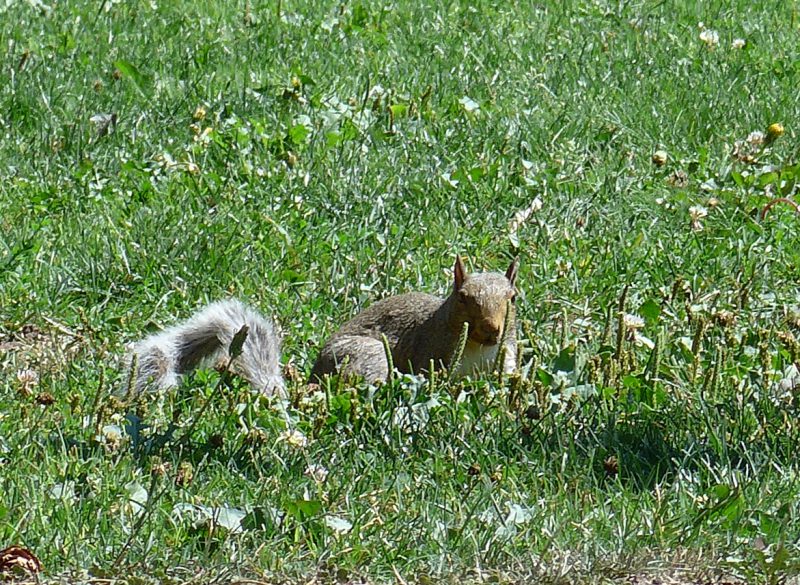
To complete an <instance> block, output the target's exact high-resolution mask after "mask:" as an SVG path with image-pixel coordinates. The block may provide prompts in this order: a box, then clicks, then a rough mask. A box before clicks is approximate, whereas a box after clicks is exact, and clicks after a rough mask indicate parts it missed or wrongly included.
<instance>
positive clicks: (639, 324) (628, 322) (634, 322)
mask: <svg viewBox="0 0 800 585" xmlns="http://www.w3.org/2000/svg"><path fill="white" fill-rule="evenodd" d="M622 324H623V325H625V329H628V330H630V331H636V330H638V329H643V328H644V319H642V318H641V317H640V316H639V315H633V314H631V313H625V314H624V315H623V316H622Z"/></svg>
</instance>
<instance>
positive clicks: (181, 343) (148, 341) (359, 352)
mask: <svg viewBox="0 0 800 585" xmlns="http://www.w3.org/2000/svg"><path fill="white" fill-rule="evenodd" d="M517 266H518V259H515V260H514V261H513V262H512V263H511V265H510V266H509V267H508V270H507V271H506V273H505V275H503V274H500V273H498V272H483V273H478V274H468V273H467V270H466V268H465V267H464V263H463V262H462V260H461V257H460V256H456V262H455V266H454V268H453V277H454V278H453V291H452V293H451V294H450V295H449V296H448V297H447V298H446V299H444V300H443V299H440V298H439V297H435V296H433V295H428V294H424V293H408V294H403V295H397V296H392V297H388V298H386V299H384V300H382V301H379V302H377V303H375V304H374V305H372V306H370V307H368V308H367V309H365V310H364V311H362V312H361V313H359V314H358V315H356V316H355V317H354V318H353V319H351V320H350V321H348V322H347V323H345V324H344V325H343V326H342V327H341V329H339V331H337V332H336V333H335V334H334V335H333V336H332V337H331V338H330V339H329V340H328V342H327V343H326V344H325V345H324V347H323V348H322V351H321V352H320V354H319V357H318V358H317V361H316V363H315V364H314V368H313V371H312V374H311V381H312V382H315V381H316V382H318V381H321V380H322V378H323V377H324V376H325V375H326V374H335V373H341V374H356V375H359V376H363V377H364V378H365V379H366V380H367V381H369V382H374V381H377V380H381V381H383V380H386V379H387V378H388V376H389V364H388V361H387V359H386V351H385V349H384V345H383V336H384V335H385V336H386V339H387V340H388V343H389V349H390V351H391V354H392V361H393V362H394V365H395V367H397V369H399V370H400V371H401V372H426V371H427V370H428V369H429V368H430V366H431V363H433V366H434V369H440V368H442V367H447V366H449V365H450V361H451V360H452V358H453V354H454V353H455V352H456V350H457V349H458V347H457V346H458V344H459V338H460V336H461V332H462V329H463V327H464V324H465V323H468V324H469V335H468V339H467V342H466V346H465V348H464V353H463V356H462V359H461V361H460V365H459V368H458V370H457V372H456V375H458V376H464V375H468V374H477V373H487V372H489V371H491V369H492V367H493V365H494V362H495V360H496V358H497V353H498V351H500V349H501V344H502V345H503V351H504V356H503V364H502V369H503V372H504V373H510V372H513V371H514V370H515V369H516V365H517V341H516V333H515V329H516V323H515V309H514V304H513V302H514V298H515V296H516V290H515V288H514V283H515V281H516V278H517ZM507 311H510V314H507ZM506 325H507V326H508V331H504V327H505V326H506ZM243 326H247V337H246V339H245V341H244V344H243V346H242V352H241V354H240V355H239V356H238V357H237V358H236V359H234V360H233V361H232V362H231V370H232V371H233V372H234V373H236V374H238V375H240V376H242V377H243V378H244V379H245V380H247V381H248V382H249V383H250V385H251V386H253V387H254V388H256V389H258V390H259V391H260V392H262V393H264V394H278V395H281V396H285V395H286V384H285V382H284V379H283V376H282V375H281V362H280V356H281V336H280V333H279V332H278V328H277V327H276V326H275V324H274V323H273V321H272V320H270V319H268V318H266V317H264V316H263V315H261V314H259V313H258V312H256V311H255V310H254V309H251V308H250V307H248V306H247V305H245V304H244V303H242V302H240V301H238V300H235V299H231V300H225V301H218V302H216V303H212V304H211V305H208V306H207V307H205V308H204V309H202V310H200V311H199V312H198V313H196V314H195V315H194V316H192V317H190V318H189V319H187V320H185V321H182V322H180V323H178V324H177V325H174V326H172V327H170V328H168V329H166V330H164V331H162V332H161V333H156V334H153V335H151V336H149V337H147V338H145V339H143V340H141V341H139V342H138V343H136V344H135V345H134V346H133V350H132V352H131V353H132V355H131V356H130V362H129V367H130V368H135V370H136V371H134V372H131V373H130V383H129V385H130V386H132V388H128V391H129V392H133V393H135V394H138V393H140V392H142V391H144V390H146V389H149V388H156V389H166V388H169V387H172V386H177V385H178V384H179V382H180V378H181V376H182V375H183V374H186V373H189V372H191V371H192V370H194V369H195V368H197V367H198V366H200V365H201V364H202V363H207V362H213V361H215V360H220V359H222V358H224V357H225V356H226V355H227V354H228V351H229V347H230V345H231V342H232V341H233V339H234V336H235V335H236V334H237V333H238V332H239V331H240V330H241V328H242V327H243Z"/></svg>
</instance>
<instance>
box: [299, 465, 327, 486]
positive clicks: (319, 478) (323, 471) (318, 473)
mask: <svg viewBox="0 0 800 585" xmlns="http://www.w3.org/2000/svg"><path fill="white" fill-rule="evenodd" d="M303 475H305V476H306V477H310V478H311V479H313V480H314V481H316V482H317V483H325V480H326V479H327V478H328V470H327V468H325V467H323V466H322V465H318V464H316V463H310V464H309V465H308V467H306V470H305V471H304V472H303Z"/></svg>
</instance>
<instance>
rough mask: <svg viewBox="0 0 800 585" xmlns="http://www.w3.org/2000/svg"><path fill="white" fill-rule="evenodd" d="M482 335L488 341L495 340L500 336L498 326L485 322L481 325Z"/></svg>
mask: <svg viewBox="0 0 800 585" xmlns="http://www.w3.org/2000/svg"><path fill="white" fill-rule="evenodd" d="M482 329H483V331H482V333H483V337H484V338H486V339H487V340H490V341H497V339H498V338H499V337H500V326H499V325H491V324H487V325H484V326H483V328H482Z"/></svg>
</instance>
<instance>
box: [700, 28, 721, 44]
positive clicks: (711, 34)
mask: <svg viewBox="0 0 800 585" xmlns="http://www.w3.org/2000/svg"><path fill="white" fill-rule="evenodd" d="M700 40H701V41H703V42H704V43H705V44H706V46H707V47H708V48H709V49H713V48H714V47H716V46H717V45H718V44H719V34H718V33H717V31H715V30H711V29H710V28H706V29H703V30H702V31H700Z"/></svg>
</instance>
